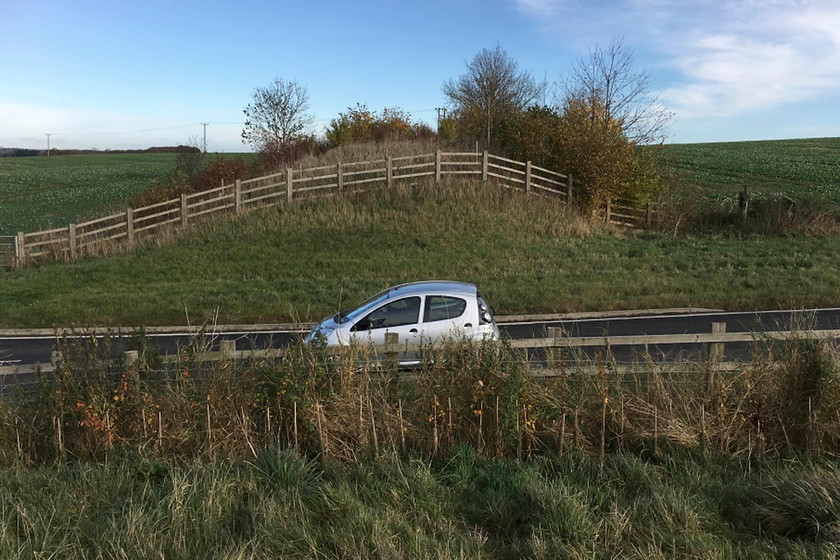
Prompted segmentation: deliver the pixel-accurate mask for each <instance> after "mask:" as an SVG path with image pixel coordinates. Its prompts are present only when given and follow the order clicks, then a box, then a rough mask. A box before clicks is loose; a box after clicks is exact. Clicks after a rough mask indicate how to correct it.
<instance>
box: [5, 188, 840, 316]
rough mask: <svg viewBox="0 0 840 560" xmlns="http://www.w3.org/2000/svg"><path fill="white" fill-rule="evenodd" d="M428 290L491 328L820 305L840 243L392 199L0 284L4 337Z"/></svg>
mask: <svg viewBox="0 0 840 560" xmlns="http://www.w3.org/2000/svg"><path fill="white" fill-rule="evenodd" d="M429 278H440V279H456V280H465V281H472V282H475V283H476V284H477V285H478V286H479V288H480V289H481V290H482V291H483V292H484V293H485V295H486V296H487V297H488V298H489V299H490V302H491V304H492V305H493V306H494V307H495V308H496V310H497V312H499V313H514V312H552V311H556V312H561V311H584V310H601V311H603V310H609V309H634V308H657V307H670V306H695V307H721V308H727V309H757V308H768V309H778V308H789V307H794V308H796V307H802V306H812V305H825V306H831V305H836V304H838V303H840V238H838V237H837V236H823V237H809V236H802V235H799V236H783V235H756V234H753V235H740V234H733V235H723V234H720V235H703V236H697V235H677V236H674V235H669V234H659V233H641V232H632V231H619V230H613V229H611V228H605V227H603V226H602V225H597V224H595V225H593V224H590V223H588V222H586V221H584V220H582V219H580V218H576V217H573V216H571V215H567V214H565V213H563V212H562V209H561V207H560V206H559V205H558V204H554V203H552V201H550V200H548V199H541V198H535V197H531V198H528V197H525V196H522V194H521V193H519V192H515V191H505V190H503V189H500V188H498V187H493V186H490V185H487V186H484V187H482V186H480V185H478V186H476V185H473V186H468V185H464V186H458V185H454V184H450V185H444V186H442V187H439V188H435V187H433V186H425V187H416V188H400V189H396V190H394V191H392V192H390V193H386V192H384V191H376V192H371V193H367V194H364V195H359V196H356V197H346V198H343V199H329V200H318V201H312V202H301V203H298V204H294V205H292V206H281V207H279V208H277V209H273V210H266V211H263V212H260V213H257V214H252V215H247V216H244V217H241V218H239V219H237V220H234V221H224V222H219V223H217V224H215V225H212V226H208V227H200V228H197V229H194V230H192V231H189V232H186V233H184V234H181V235H178V236H177V237H176V238H175V239H173V240H172V241H170V242H167V243H165V244H164V245H162V246H148V247H145V248H141V249H139V250H136V251H134V252H132V253H130V254H124V255H117V256H114V257H110V258H90V259H84V260H80V261H76V262H73V263H50V264H44V265H42V266H36V267H31V268H25V269H22V270H17V271H13V272H6V273H0V294H2V298H3V299H4V302H3V305H2V306H0V325H2V326H5V327H24V326H27V327H35V326H41V327H52V326H65V325H71V324H75V325H92V324H100V325H122V326H131V325H141V324H143V325H154V324H184V323H186V322H187V321H188V320H189V321H191V322H193V323H196V322H203V321H219V322H222V323H240V322H279V321H295V320H314V319H318V318H320V317H323V316H325V315H327V314H332V313H335V312H336V311H338V310H340V309H344V308H346V307H348V306H350V305H353V304H356V303H359V302H361V301H363V300H364V299H365V298H366V297H367V296H369V295H370V294H372V293H375V292H377V291H379V290H381V289H384V288H386V287H387V286H389V285H393V284H396V283H401V282H406V281H412V280H420V279H429Z"/></svg>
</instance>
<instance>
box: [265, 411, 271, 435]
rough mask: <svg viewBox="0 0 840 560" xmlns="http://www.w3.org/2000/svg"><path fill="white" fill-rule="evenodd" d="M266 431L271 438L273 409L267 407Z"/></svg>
mask: <svg viewBox="0 0 840 560" xmlns="http://www.w3.org/2000/svg"><path fill="white" fill-rule="evenodd" d="M265 433H266V435H267V436H268V438H267V439H271V409H270V408H268V407H265Z"/></svg>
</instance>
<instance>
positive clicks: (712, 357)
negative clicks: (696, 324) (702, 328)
mask: <svg viewBox="0 0 840 560" xmlns="http://www.w3.org/2000/svg"><path fill="white" fill-rule="evenodd" d="M725 332H726V323H712V334H718V333H725ZM725 350H726V346H725V343H723V342H710V343H709V370H708V373H707V376H706V388H707V390H708V391H709V393H710V394H711V393H712V391H714V388H715V370H716V369H717V366H718V365H720V363H721V362H722V361H723V357H724V352H725Z"/></svg>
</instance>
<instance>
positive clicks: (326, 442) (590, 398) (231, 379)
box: [0, 337, 840, 465]
mask: <svg viewBox="0 0 840 560" xmlns="http://www.w3.org/2000/svg"><path fill="white" fill-rule="evenodd" d="M95 344H96V345H97V347H96V348H94V347H93V345H95ZM108 344H109V342H107V341H106V342H104V343H96V342H95V339H94V338H90V339H87V340H85V339H81V340H78V339H74V340H73V341H69V340H68V341H66V342H65V343H64V344H63V345H62V353H63V360H62V361H61V367H60V369H59V370H58V371H56V372H55V373H54V374H51V375H43V376H41V378H40V379H39V381H38V382H37V383H36V385H35V386H34V387H28V388H24V387H21V388H19V390H18V391H16V392H14V393H13V394H12V395H10V396H8V397H7V398H6V399H4V401H3V402H2V405H0V425H2V426H3V428H2V430H0V463H2V464H5V465H10V464H26V465H33V464H41V463H49V462H52V461H56V460H65V459H80V460H94V461H101V460H104V459H106V458H107V457H108V456H109V455H111V454H113V453H115V452H117V451H118V450H120V449H123V450H125V449H130V450H134V451H136V452H139V453H142V454H144V455H148V456H153V457H161V458H167V459H177V460H186V459H189V458H192V457H210V458H220V457H227V458H241V457H249V456H250V457H255V456H257V455H258V454H259V450H260V449H263V448H266V447H271V446H280V447H289V448H293V449H295V450H296V451H297V452H299V453H301V454H305V455H312V456H316V455H320V456H323V457H325V458H329V459H333V460H337V461H346V460H351V459H353V458H355V457H356V456H357V455H359V454H369V453H371V452H372V453H374V454H376V455H380V454H383V453H385V452H396V453H405V452H408V453H421V454H422V455H424V456H430V457H434V456H437V455H439V454H441V453H444V452H447V451H448V450H451V449H453V448H455V447H457V446H463V445H467V446H469V447H471V448H473V449H475V450H476V451H477V452H478V453H480V454H483V455H487V456H491V457H502V456H509V457H518V458H523V457H531V456H536V455H549V456H562V455H563V454H565V453H568V452H571V451H575V452H583V453H586V454H594V455H600V456H603V455H604V454H605V453H608V452H610V451H621V450H631V451H634V452H640V453H652V454H656V453H658V452H659V451H660V450H662V449H664V448H674V447H676V448H685V449H694V450H699V451H701V452H702V453H706V454H725V455H733V456H739V457H740V456H743V457H753V456H757V457H760V456H763V455H765V454H767V453H776V454H778V453H782V454H784V453H788V452H808V453H825V454H829V455H832V456H833V455H835V454H836V453H837V452H838V451H840V413H838V412H837V411H838V410H840V407H838V405H839V404H840V373H839V372H840V368H838V363H840V359H838V352H837V348H836V346H835V345H834V344H832V343H829V342H825V341H816V340H810V339H807V338H792V339H791V340H788V341H786V342H785V343H784V344H779V343H774V345H773V346H769V345H768V346H766V347H764V348H763V349H762V352H758V353H757V354H756V356H757V357H756V358H755V359H754V360H753V361H752V362H751V363H747V364H744V365H743V366H742V367H741V368H740V369H738V370H737V371H735V372H722V371H714V369H712V368H711V367H710V366H709V365H708V364H702V363H685V364H678V365H676V366H674V365H671V366H669V367H668V368H665V367H664V366H662V365H660V364H656V363H654V362H653V361H647V362H642V363H639V364H637V366H636V367H634V368H629V369H628V368H618V367H617V365H616V364H613V363H611V362H610V361H609V360H608V359H605V360H602V362H601V366H600V368H599V370H598V372H597V374H595V375H592V374H591V373H584V372H582V371H578V370H576V369H575V368H574V367H573V366H563V362H562V361H559V362H557V363H556V364H555V366H554V368H555V369H554V371H553V374H552V375H551V376H550V377H543V375H544V374H545V370H544V369H540V370H535V369H534V368H532V366H531V364H529V362H528V361H526V359H525V358H524V357H523V356H522V355H520V354H517V353H516V352H514V351H513V350H512V349H510V348H509V347H507V346H502V347H501V348H499V347H497V346H495V345H490V344H489V343H488V344H472V343H467V342H458V341H453V342H451V343H450V344H447V345H445V346H444V347H443V348H442V349H438V350H435V351H434V352H432V351H431V350H428V351H427V353H426V358H425V359H424V360H423V362H422V365H421V366H420V367H419V368H418V369H416V370H414V371H410V372H398V371H396V370H395V369H394V368H393V367H392V366H391V365H389V364H390V363H389V362H388V361H383V360H381V359H379V360H375V359H371V358H373V357H374V356H373V355H372V352H373V350H372V349H370V348H367V347H351V348H348V349H346V350H344V351H343V352H341V353H339V354H333V353H330V352H326V351H325V350H323V349H318V348H310V347H307V346H305V345H302V344H295V345H293V346H291V347H290V348H288V350H287V351H286V352H285V353H284V355H283V356H282V358H279V359H276V360H264V359H260V360H256V359H254V360H247V359H240V360H239V361H238V362H234V361H227V362H221V363H219V362H215V363H209V362H204V361H203V360H202V355H203V354H204V353H205V352H206V350H207V347H206V345H205V343H204V342H203V341H202V339H201V338H196V339H195V340H194V341H193V343H192V344H190V345H189V346H187V347H185V348H183V349H182V350H181V353H180V355H179V361H178V363H177V365H175V366H174V367H172V366H165V365H164V364H163V363H162V361H161V360H160V358H159V356H157V355H156V351H155V350H154V348H153V347H152V346H150V345H148V344H147V342H146V341H145V339H143V338H142V337H138V338H137V339H135V341H134V342H132V344H131V346H133V347H135V348H138V350H139V353H140V360H139V362H138V363H137V364H136V365H134V366H130V367H126V366H124V364H120V363H119V362H116V363H115V362H114V361H112V360H108V359H105V357H107V356H109V355H110V354H111V353H112V352H111V351H110V350H109V348H107V346H108ZM537 371H539V373H540V377H538V376H537Z"/></svg>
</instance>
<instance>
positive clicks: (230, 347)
mask: <svg viewBox="0 0 840 560" xmlns="http://www.w3.org/2000/svg"><path fill="white" fill-rule="evenodd" d="M219 353H220V354H221V355H222V360H233V359H234V358H235V357H236V341H235V340H222V341H220V342H219Z"/></svg>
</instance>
